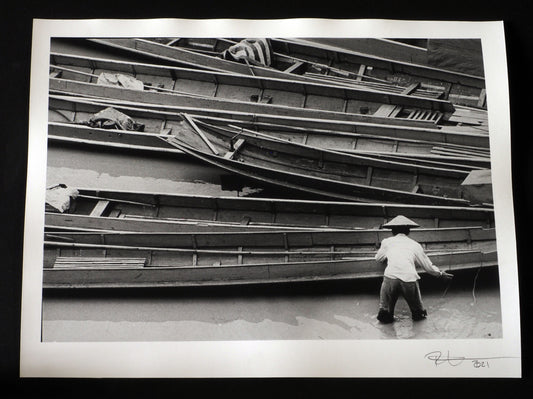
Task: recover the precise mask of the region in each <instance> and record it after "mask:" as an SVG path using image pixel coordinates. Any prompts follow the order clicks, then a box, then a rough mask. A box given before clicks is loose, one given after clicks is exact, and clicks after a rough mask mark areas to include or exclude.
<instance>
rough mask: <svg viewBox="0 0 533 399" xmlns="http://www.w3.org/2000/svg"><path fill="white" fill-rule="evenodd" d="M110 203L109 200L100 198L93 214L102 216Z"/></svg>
mask: <svg viewBox="0 0 533 399" xmlns="http://www.w3.org/2000/svg"><path fill="white" fill-rule="evenodd" d="M108 205H109V201H107V200H100V201H98V202H97V203H96V205H95V207H94V208H93V210H92V211H91V216H102V215H103V214H104V212H105V210H106V209H107V207H108Z"/></svg>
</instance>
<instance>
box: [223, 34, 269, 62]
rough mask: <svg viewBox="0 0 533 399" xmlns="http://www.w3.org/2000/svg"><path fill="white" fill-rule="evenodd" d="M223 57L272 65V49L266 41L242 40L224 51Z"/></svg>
mask: <svg viewBox="0 0 533 399" xmlns="http://www.w3.org/2000/svg"><path fill="white" fill-rule="evenodd" d="M223 57H224V58H225V59H230V57H231V58H232V59H234V60H237V61H248V62H250V63H251V64H256V65H264V66H270V65H271V64H272V47H271V46H270V41H269V40H268V39H244V40H242V41H240V42H239V43H237V44H234V45H233V46H231V47H230V48H228V49H227V50H226V51H224V53H223Z"/></svg>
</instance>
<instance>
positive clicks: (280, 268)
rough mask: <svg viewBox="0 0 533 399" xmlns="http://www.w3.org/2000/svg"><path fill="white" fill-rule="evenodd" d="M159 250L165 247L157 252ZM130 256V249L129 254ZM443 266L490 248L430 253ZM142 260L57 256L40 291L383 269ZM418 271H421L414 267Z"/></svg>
mask: <svg viewBox="0 0 533 399" xmlns="http://www.w3.org/2000/svg"><path fill="white" fill-rule="evenodd" d="M161 253H164V251H161ZM133 255H135V253H133ZM430 258H431V260H432V261H433V263H435V264H437V265H447V266H446V267H445V268H443V269H444V270H446V271H448V272H453V271H456V270H462V269H472V268H476V269H479V268H483V267H493V266H497V256H496V253H495V252H488V253H486V252H481V251H464V252H463V251H460V252H455V253H454V252H448V253H444V254H438V253H437V254H431V255H430ZM144 260H145V258H130V259H129V260H128V262H129V266H117V263H116V261H115V260H113V259H108V260H106V261H102V262H96V261H95V260H94V259H91V258H83V259H82V258H78V259H72V258H69V257H63V258H56V263H55V265H54V267H53V268H45V269H44V270H43V288H44V289H69V288H70V289H75V288H86V289H88V288H163V287H186V286H220V285H239V284H240V285H243V284H276V283H287V282H292V283H294V282H305V281H323V280H342V279H344V280H346V279H361V278H373V277H374V278H375V277H380V276H382V275H383V268H382V267H380V266H379V265H377V264H376V262H375V261H374V259H373V258H370V257H367V258H356V259H348V260H329V261H310V262H287V263H275V264H261V263H258V264H247V265H238V264H237V265H228V266H222V267H221V266H182V267H176V266H152V267H145V266H144ZM419 272H420V273H423V272H422V271H419Z"/></svg>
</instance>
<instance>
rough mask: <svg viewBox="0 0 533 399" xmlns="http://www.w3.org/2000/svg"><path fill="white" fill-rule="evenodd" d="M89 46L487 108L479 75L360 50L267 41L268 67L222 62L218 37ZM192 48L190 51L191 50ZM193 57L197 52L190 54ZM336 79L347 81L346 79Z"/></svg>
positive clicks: (105, 41)
mask: <svg viewBox="0 0 533 399" xmlns="http://www.w3.org/2000/svg"><path fill="white" fill-rule="evenodd" d="M89 40H90V41H92V42H94V43H98V44H101V45H105V46H109V47H112V48H117V49H121V50H126V51H130V52H132V53H135V54H138V55H142V56H145V57H146V56H148V57H149V56H152V57H154V58H155V59H159V60H165V61H167V62H169V61H175V62H178V63H180V64H182V65H189V66H195V67H201V68H205V69H208V70H213V71H227V72H233V73H240V74H247V75H255V76H272V77H275V76H279V74H280V73H285V74H287V73H290V74H291V75H292V76H293V77H292V79H295V80H296V79H301V78H300V74H304V75H303V76H307V77H312V78H314V79H316V78H319V77H327V79H328V81H329V82H335V83H336V84H350V85H363V84H365V83H369V84H373V85H374V86H373V87H374V88H375V89H376V90H386V87H387V86H390V85H391V84H394V85H399V86H404V89H405V88H406V87H409V86H410V85H412V84H416V85H417V89H418V90H420V86H421V89H422V90H424V89H425V90H433V91H434V92H437V93H442V94H443V95H444V96H446V98H448V99H449V100H450V101H452V102H454V103H456V104H462V105H469V106H476V107H486V96H485V90H484V88H485V82H484V79H483V78H482V77H479V76H474V75H468V74H463V73H457V72H453V71H449V70H445V69H439V68H433V67H429V66H427V65H421V64H419V63H418V64H417V63H412V62H407V61H398V60H397V59H392V58H391V57H390V56H389V57H383V56H381V57H380V56H376V55H371V54H368V53H364V52H361V51H351V50H348V49H345V48H344V49H343V48H340V47H336V46H332V45H328V44H325V43H317V42H316V41H314V42H312V41H310V40H301V39H269V40H270V42H271V43H272V46H273V50H274V62H273V68H266V67H262V66H257V65H250V64H241V63H237V62H232V61H228V60H224V59H222V58H220V57H219V55H220V54H221V53H222V52H223V51H225V50H227V49H228V48H229V47H230V46H231V45H233V44H235V43H236V41H235V40H229V39H223V38H179V39H172V38H169V39H168V41H167V43H162V40H157V41H155V40H146V39H135V38H128V39H108V38H106V39H89ZM190 50H194V51H190ZM195 53H196V54H195ZM336 77H340V78H345V77H348V78H350V79H349V80H348V81H344V80H341V79H336ZM422 90H420V91H422Z"/></svg>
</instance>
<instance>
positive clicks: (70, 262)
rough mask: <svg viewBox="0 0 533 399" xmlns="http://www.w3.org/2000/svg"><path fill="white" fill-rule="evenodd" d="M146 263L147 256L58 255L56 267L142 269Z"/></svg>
mask: <svg viewBox="0 0 533 399" xmlns="http://www.w3.org/2000/svg"><path fill="white" fill-rule="evenodd" d="M145 265H146V258H110V257H109V258H108V257H106V258H104V257H85V256H58V257H57V258H56V260H55V263H54V269H60V268H76V269H101V268H120V269H132V268H136V269H141V268H143V267H144V266H145Z"/></svg>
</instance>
